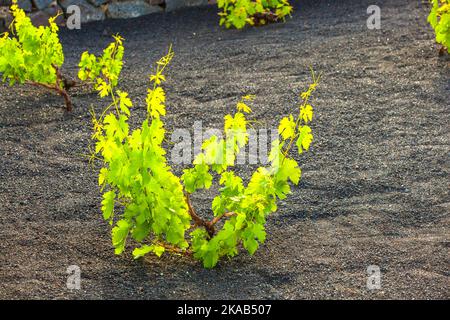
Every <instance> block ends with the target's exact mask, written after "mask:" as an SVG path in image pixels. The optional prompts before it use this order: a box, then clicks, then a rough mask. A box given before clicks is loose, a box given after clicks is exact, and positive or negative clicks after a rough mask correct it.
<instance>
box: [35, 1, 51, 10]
mask: <svg viewBox="0 0 450 320" xmlns="http://www.w3.org/2000/svg"><path fill="white" fill-rule="evenodd" d="M52 2H53V0H33V3H34V6H35V7H36V8H37V9H39V10H42V9H45V8H47V7H49V6H50V5H51V4H52Z"/></svg>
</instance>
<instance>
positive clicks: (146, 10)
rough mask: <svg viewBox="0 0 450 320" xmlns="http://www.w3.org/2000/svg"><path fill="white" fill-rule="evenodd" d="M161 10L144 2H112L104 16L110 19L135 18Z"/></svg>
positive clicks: (141, 0) (135, 0) (139, 0)
mask: <svg viewBox="0 0 450 320" xmlns="http://www.w3.org/2000/svg"><path fill="white" fill-rule="evenodd" d="M162 10H163V9H162V8H161V7H160V6H152V5H151V4H149V3H148V2H146V1H144V0H133V1H126V2H113V3H110V4H108V9H107V10H106V16H107V17H108V18H112V19H124V18H136V17H140V16H143V15H147V14H150V13H155V12H161V11H162Z"/></svg>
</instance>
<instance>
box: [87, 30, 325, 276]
mask: <svg viewBox="0 0 450 320" xmlns="http://www.w3.org/2000/svg"><path fill="white" fill-rule="evenodd" d="M108 48H112V49H110V50H111V51H110V50H109V49H106V55H105V54H104V55H103V57H100V58H97V57H95V56H93V55H91V54H89V53H85V54H83V58H82V62H81V64H80V66H81V69H80V76H81V78H84V77H86V76H88V77H92V80H94V82H95V83H98V85H97V86H96V90H97V91H98V92H99V93H100V95H101V96H103V97H109V99H110V104H109V105H108V106H107V107H106V108H105V109H104V111H103V112H102V113H101V114H99V115H96V114H95V113H94V112H93V113H92V115H93V118H92V122H93V135H92V139H93V141H94V144H95V150H92V159H93V161H95V160H97V161H99V162H100V166H101V168H100V171H99V175H98V183H99V186H100V187H101V190H102V192H103V200H102V202H101V211H102V214H103V218H104V219H105V220H106V221H108V222H109V223H110V225H112V226H113V227H112V245H113V247H114V248H115V253H116V254H121V253H122V252H123V251H124V250H125V247H126V244H127V241H129V239H130V238H131V239H133V240H134V241H133V243H134V244H136V243H137V244H138V245H137V246H136V247H135V248H134V250H133V252H132V253H133V256H134V258H139V257H142V256H144V255H146V254H148V253H153V254H155V255H156V256H161V255H162V254H163V253H164V252H172V253H176V254H186V255H192V256H193V257H194V258H196V259H198V260H200V261H202V263H203V265H204V267H206V268H212V267H214V266H215V265H216V264H217V262H218V261H219V259H220V258H222V257H233V256H235V255H237V254H238V249H239V248H240V246H241V245H242V246H243V247H244V248H245V249H246V250H247V251H248V252H249V253H250V254H251V255H252V254H254V253H255V251H256V250H257V249H258V247H259V245H260V244H262V243H264V241H265V239H266V231H265V224H266V219H267V216H268V215H269V214H270V213H273V212H275V211H276V210H277V201H278V200H280V199H285V198H286V196H287V195H288V194H289V193H290V190H291V185H292V184H294V185H296V184H298V183H299V179H300V175H301V170H300V168H299V166H298V163H297V161H295V160H294V159H293V158H292V157H291V155H290V154H291V151H292V149H293V148H294V147H296V148H297V151H298V152H299V153H302V152H304V151H306V150H308V149H309V147H310V145H311V142H312V140H313V136H312V133H311V128H310V127H309V125H308V124H309V122H310V121H311V120H312V118H313V108H312V106H311V104H310V103H309V100H310V97H311V95H312V93H313V92H314V91H315V90H316V86H317V84H318V81H319V79H318V78H316V77H315V76H314V77H313V79H314V82H313V83H312V84H311V85H310V86H309V88H308V90H307V91H305V92H303V93H302V94H301V99H302V102H301V104H300V106H299V107H298V108H297V110H296V114H295V115H293V114H290V115H289V116H287V117H284V118H283V119H281V122H280V125H279V128H278V129H279V133H280V136H279V139H277V140H276V141H275V142H274V143H272V149H271V152H270V155H269V160H270V165H269V166H268V167H260V168H258V169H257V170H256V171H255V172H254V173H253V175H252V176H251V178H250V181H249V182H248V183H247V184H245V183H244V181H243V179H242V178H241V177H239V176H238V175H237V174H236V173H235V172H234V171H233V167H234V165H235V159H236V156H237V154H238V153H239V152H240V151H241V150H243V149H244V148H245V146H246V144H247V143H248V133H247V127H248V125H249V120H247V116H248V114H250V113H251V111H252V110H251V108H250V106H249V102H250V101H252V100H253V98H254V97H253V96H251V95H248V96H245V97H243V98H242V99H241V100H240V101H239V102H238V104H237V109H236V111H235V112H234V113H233V114H228V115H226V116H225V119H224V131H225V135H224V138H219V137H218V136H212V137H210V138H209V139H207V140H205V141H203V144H202V152H201V153H199V154H197V155H196V156H195V159H194V161H193V165H192V167H190V168H187V169H185V170H184V171H183V174H182V175H181V177H178V176H177V175H175V174H174V173H173V170H172V168H171V167H170V165H169V163H168V160H167V157H166V150H165V148H164V147H163V141H164V139H165V134H166V128H165V124H164V120H163V119H164V116H165V115H166V105H165V102H166V93H165V91H164V89H163V87H162V84H163V82H164V81H165V80H166V77H165V71H166V68H167V66H168V65H169V63H170V61H171V60H172V58H173V56H174V53H173V51H172V49H169V52H168V54H167V55H165V56H164V57H163V58H161V59H160V60H159V61H158V62H157V63H156V70H155V72H154V73H153V74H151V75H150V78H149V80H150V88H149V89H148V92H147V98H146V109H147V113H146V118H145V119H144V120H143V121H142V123H141V124H140V126H139V127H137V128H135V129H131V128H130V126H129V118H130V116H131V111H130V109H131V108H132V107H133V103H132V101H131V99H130V97H129V95H128V93H127V92H125V91H122V90H119V89H117V77H118V75H119V73H120V68H119V63H118V62H117V61H118V60H115V59H117V58H118V57H120V58H121V57H122V54H123V39H122V38H120V37H116V38H115V42H114V43H113V44H111V45H110V47H108ZM114 52H115V53H116V54H113V53H114ZM119 53H120V54H119ZM114 61H115V62H114ZM110 66H113V67H114V68H116V69H114V70H108V67H110ZM99 70H101V71H100V72H99ZM213 183H218V184H219V185H220V189H219V192H218V194H217V196H216V197H215V198H214V199H213V200H212V205H211V219H205V218H203V217H201V216H200V215H199V214H197V212H196V211H195V209H194V205H193V204H192V202H191V194H193V193H195V192H197V191H199V190H201V189H209V188H211V186H212V185H213Z"/></svg>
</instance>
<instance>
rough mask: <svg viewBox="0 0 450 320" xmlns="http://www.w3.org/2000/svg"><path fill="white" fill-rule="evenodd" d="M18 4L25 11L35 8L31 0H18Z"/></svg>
mask: <svg viewBox="0 0 450 320" xmlns="http://www.w3.org/2000/svg"><path fill="white" fill-rule="evenodd" d="M17 5H18V6H19V8H21V9H23V10H24V11H25V12H31V10H33V4H32V3H31V0H18V1H17Z"/></svg>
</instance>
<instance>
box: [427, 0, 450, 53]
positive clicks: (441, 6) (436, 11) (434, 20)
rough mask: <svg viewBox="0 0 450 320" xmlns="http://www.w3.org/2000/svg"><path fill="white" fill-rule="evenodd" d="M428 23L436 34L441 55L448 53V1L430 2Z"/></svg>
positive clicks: (449, 25)
mask: <svg viewBox="0 0 450 320" xmlns="http://www.w3.org/2000/svg"><path fill="white" fill-rule="evenodd" d="M432 4H433V6H432V8H431V12H430V14H429V16H428V22H429V23H430V24H431V26H432V27H433V29H434V32H435V34H436V42H437V43H440V44H442V48H441V53H443V52H444V51H445V48H447V51H448V52H449V53H450V0H432Z"/></svg>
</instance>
